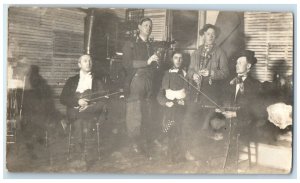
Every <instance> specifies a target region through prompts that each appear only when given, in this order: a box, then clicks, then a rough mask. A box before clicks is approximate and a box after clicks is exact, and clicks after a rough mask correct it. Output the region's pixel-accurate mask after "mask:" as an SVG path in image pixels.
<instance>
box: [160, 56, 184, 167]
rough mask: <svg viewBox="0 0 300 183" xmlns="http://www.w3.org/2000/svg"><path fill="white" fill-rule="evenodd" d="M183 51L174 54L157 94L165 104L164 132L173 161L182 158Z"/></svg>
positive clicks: (161, 102) (161, 103)
mask: <svg viewBox="0 0 300 183" xmlns="http://www.w3.org/2000/svg"><path fill="white" fill-rule="evenodd" d="M182 62H183V60H182V53H181V52H178V51H175V52H174V53H173V54H172V63H173V66H172V68H171V69H169V70H168V71H166V72H165V74H164V76H163V79H162V86H161V89H160V91H159V94H158V96H157V100H158V102H159V104H160V105H162V106H164V117H163V122H162V128H163V132H164V133H167V136H168V155H170V156H171V160H172V161H177V160H179V158H181V152H180V150H181V142H180V141H181V125H182V121H183V117H184V112H185V106H186V102H185V100H186V96H187V87H188V85H187V83H186V82H185V81H184V80H183V78H181V77H186V72H185V71H184V70H183V69H182Z"/></svg>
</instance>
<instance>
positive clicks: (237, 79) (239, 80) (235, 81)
mask: <svg viewBox="0 0 300 183" xmlns="http://www.w3.org/2000/svg"><path fill="white" fill-rule="evenodd" d="M246 77H247V76H244V75H240V76H237V77H235V78H233V79H232V80H231V81H230V85H233V84H242V83H244V80H245V78H246Z"/></svg>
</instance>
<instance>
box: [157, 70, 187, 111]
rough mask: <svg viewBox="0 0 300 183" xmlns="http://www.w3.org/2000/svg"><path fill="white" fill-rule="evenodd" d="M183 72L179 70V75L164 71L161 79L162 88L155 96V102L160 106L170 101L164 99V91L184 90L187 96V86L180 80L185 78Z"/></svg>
mask: <svg viewBox="0 0 300 183" xmlns="http://www.w3.org/2000/svg"><path fill="white" fill-rule="evenodd" d="M184 73H185V71H184V70H179V73H174V72H169V71H166V72H165V74H164V76H163V79H162V86H161V88H160V90H159V93H158V95H157V100H158V102H159V104H160V105H163V106H164V105H165V104H166V102H168V101H171V100H169V99H167V98H166V90H167V89H171V90H173V91H174V90H181V89H185V92H186V94H187V95H188V84H187V83H186V82H185V81H184V80H183V79H182V78H180V76H181V77H185V76H184V75H185V74H186V73H185V74H184ZM186 98H187V97H185V99H184V100H186Z"/></svg>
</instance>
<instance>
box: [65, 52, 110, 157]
mask: <svg viewBox="0 0 300 183" xmlns="http://www.w3.org/2000/svg"><path fill="white" fill-rule="evenodd" d="M92 66H93V62H92V59H91V56H90V55H82V56H81V57H80V58H79V60H78V67H79V68H80V71H79V74H77V75H75V76H73V77H70V78H69V79H68V80H67V82H66V84H65V86H64V88H63V90H62V93H61V96H60V101H61V103H62V104H63V105H65V106H66V107H67V116H68V120H69V122H70V123H71V125H72V126H71V128H70V129H71V131H73V132H72V133H71V132H70V133H71V134H73V136H74V139H77V140H75V142H72V143H74V144H75V149H76V150H79V151H80V152H81V153H82V152H83V150H85V152H87V149H86V148H85V147H86V143H85V142H86V141H85V138H87V137H88V135H90V134H91V133H92V132H90V130H91V129H96V123H98V122H99V121H100V120H101V119H100V117H102V116H103V115H102V113H103V110H104V105H105V102H104V101H103V100H95V99H97V97H99V96H101V95H104V94H105V91H104V88H103V85H102V81H101V80H100V79H99V78H97V77H96V76H95V75H94V74H93V73H92ZM92 151H96V152H97V150H96V148H94V150H92ZM88 153H89V152H88ZM93 153H95V152H93ZM85 155H86V154H85ZM87 157H88V156H87ZM88 158H90V157H88Z"/></svg>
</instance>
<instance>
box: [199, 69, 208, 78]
mask: <svg viewBox="0 0 300 183" xmlns="http://www.w3.org/2000/svg"><path fill="white" fill-rule="evenodd" d="M199 74H200V75H201V76H204V77H206V76H208V75H209V71H208V69H202V70H200V71H199Z"/></svg>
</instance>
